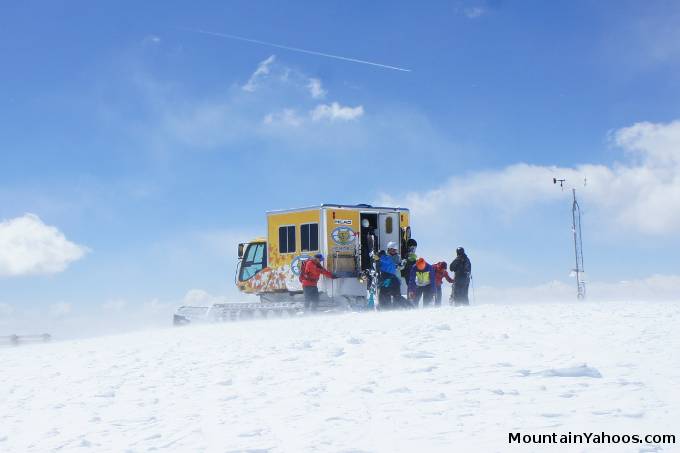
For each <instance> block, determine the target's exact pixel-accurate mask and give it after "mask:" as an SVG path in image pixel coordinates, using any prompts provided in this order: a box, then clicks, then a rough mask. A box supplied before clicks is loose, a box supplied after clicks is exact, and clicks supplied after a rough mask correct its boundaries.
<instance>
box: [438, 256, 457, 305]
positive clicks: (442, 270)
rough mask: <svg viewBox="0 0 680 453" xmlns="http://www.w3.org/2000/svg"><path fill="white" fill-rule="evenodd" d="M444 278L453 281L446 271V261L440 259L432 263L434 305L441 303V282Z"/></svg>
mask: <svg viewBox="0 0 680 453" xmlns="http://www.w3.org/2000/svg"><path fill="white" fill-rule="evenodd" d="M444 279H446V281H447V282H449V283H453V282H454V280H453V279H452V278H451V276H450V275H449V273H448V272H447V271H446V261H440V262H439V263H437V264H435V265H434V306H435V307H439V306H441V304H442V283H444Z"/></svg>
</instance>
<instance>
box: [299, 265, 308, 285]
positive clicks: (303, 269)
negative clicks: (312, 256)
mask: <svg viewBox="0 0 680 453" xmlns="http://www.w3.org/2000/svg"><path fill="white" fill-rule="evenodd" d="M307 263H309V260H308V259H307V260H302V259H301V260H300V275H298V280H300V283H302V282H303V280H305V276H306V275H307Z"/></svg>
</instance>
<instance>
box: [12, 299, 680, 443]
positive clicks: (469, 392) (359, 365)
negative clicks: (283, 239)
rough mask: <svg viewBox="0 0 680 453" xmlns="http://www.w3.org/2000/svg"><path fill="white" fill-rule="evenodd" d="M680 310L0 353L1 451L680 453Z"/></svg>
mask: <svg viewBox="0 0 680 453" xmlns="http://www.w3.org/2000/svg"><path fill="white" fill-rule="evenodd" d="M678 326H680V304H678V303H667V304H662V303H623V302H621V303H601V304H598V303H591V302H588V303H580V304H576V303H574V304H516V305H481V306H473V307H464V308H456V309H451V308H448V307H447V308H443V309H435V310H420V311H409V312H391V313H364V314H356V313H349V314H343V315H335V316H317V317H309V318H295V319H277V320H256V321H250V322H239V323H226V324H218V325H201V326H189V327H183V328H167V329H159V330H154V331H145V332H135V333H128V334H121V335H114V336H106V337H98V338H91V339H85V340H72V341H63V342H54V343H52V344H45V345H27V346H22V347H15V348H2V349H0V363H2V368H0V451H2V452H45V451H97V452H99V451H113V452H123V451H126V452H145V451H183V452H202V451H206V452H213V451H215V452H231V451H239V452H241V451H249V452H255V451H257V452H306V451H310V452H326V451H328V452H374V451H377V452H402V451H403V452H412V451H421V452H439V451H441V452H450V451H503V452H505V451H521V452H530V451H565V450H567V451H588V452H590V451H631V452H642V451H678V450H674V449H680V445H675V446H673V445H664V446H658V447H651V448H650V446H646V445H632V444H631V445H627V446H624V445H618V446H610V447H607V448H605V447H602V446H599V447H598V446H596V445H592V444H591V445H582V446H580V447H579V446H573V445H572V446H570V447H567V448H565V447H564V446H562V448H559V447H556V448H553V449H552V450H551V448H550V447H548V446H545V445H543V446H539V445H533V446H532V445H520V446H518V445H514V446H511V445H508V432H521V433H525V434H539V433H552V432H556V433H558V435H559V434H562V433H568V432H569V431H571V432H573V433H577V432H596V433H599V432H602V431H604V432H607V433H610V434H650V433H659V434H664V433H670V434H676V435H677V432H678V422H677V420H680V391H679V390H678V388H677V385H678V383H680V354H678V353H677V351H679V350H680V329H678Z"/></svg>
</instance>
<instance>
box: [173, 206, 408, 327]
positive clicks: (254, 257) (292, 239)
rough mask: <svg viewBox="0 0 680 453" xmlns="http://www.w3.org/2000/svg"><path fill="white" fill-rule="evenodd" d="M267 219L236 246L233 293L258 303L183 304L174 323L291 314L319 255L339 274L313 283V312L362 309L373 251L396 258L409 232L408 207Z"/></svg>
mask: <svg viewBox="0 0 680 453" xmlns="http://www.w3.org/2000/svg"><path fill="white" fill-rule="evenodd" d="M266 215H267V236H266V237H260V238H255V239H253V240H251V241H249V242H244V243H242V244H239V245H238V259H239V261H238V264H237V267H236V276H235V283H236V286H237V287H238V289H239V290H240V291H241V292H243V293H246V294H254V295H257V296H259V299H260V301H259V302H252V303H223V304H214V305H213V306H211V307H189V306H183V307H180V308H179V309H178V310H177V312H176V313H175V318H174V321H175V324H185V323H188V322H191V321H193V320H199V319H203V320H211V321H213V320H214V321H221V320H234V319H241V318H245V317H254V316H263V317H266V316H268V315H269V314H270V313H273V314H275V315H282V314H284V313H287V314H295V313H296V312H299V311H301V310H302V307H303V296H302V284H301V283H300V280H299V275H300V265H301V263H302V262H303V261H305V260H306V259H308V258H310V257H311V256H313V255H315V254H318V253H321V254H323V256H324V257H325V261H324V266H325V267H326V268H327V269H328V270H329V271H330V272H332V273H334V274H335V275H336V276H337V277H338V278H336V279H326V278H323V277H322V278H321V279H320V280H319V293H320V303H319V309H320V310H322V311H323V310H325V311H328V310H348V309H349V310H361V309H365V308H366V306H367V295H368V292H367V287H366V279H365V278H364V277H365V275H366V274H367V272H369V271H370V270H371V269H372V263H373V261H372V254H373V253H375V252H377V251H378V250H386V249H387V244H388V243H390V242H394V243H396V244H399V247H400V248H401V254H402V256H404V257H405V256H406V254H407V253H408V251H407V242H408V240H409V239H410V238H411V227H410V226H409V221H410V219H409V210H408V209H406V208H397V207H377V206H371V205H368V204H358V205H341V204H322V205H320V206H312V207H307V208H299V209H288V210H283V211H270V212H267V213H266Z"/></svg>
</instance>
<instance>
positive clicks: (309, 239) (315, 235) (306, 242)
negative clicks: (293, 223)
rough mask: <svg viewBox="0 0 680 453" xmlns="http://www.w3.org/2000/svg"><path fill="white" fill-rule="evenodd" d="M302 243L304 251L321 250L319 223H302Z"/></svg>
mask: <svg viewBox="0 0 680 453" xmlns="http://www.w3.org/2000/svg"><path fill="white" fill-rule="evenodd" d="M300 245H301V247H302V249H301V251H303V252H315V251H317V250H319V224H318V223H306V224H304V225H300Z"/></svg>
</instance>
